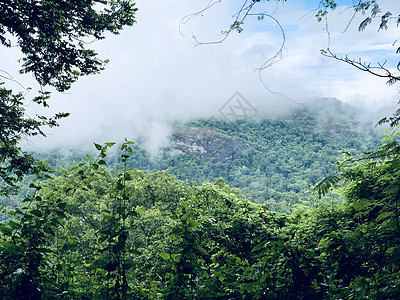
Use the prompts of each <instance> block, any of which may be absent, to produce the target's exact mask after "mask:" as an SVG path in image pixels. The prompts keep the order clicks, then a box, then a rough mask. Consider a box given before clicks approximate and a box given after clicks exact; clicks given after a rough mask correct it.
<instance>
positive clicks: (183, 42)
mask: <svg viewBox="0 0 400 300" xmlns="http://www.w3.org/2000/svg"><path fill="white" fill-rule="evenodd" d="M208 2H209V1H182V0H171V1H143V0H139V1H137V7H138V8H139V11H138V12H137V24H135V25H134V26H133V27H132V28H127V29H125V30H124V31H123V32H122V33H121V34H120V35H118V36H108V37H107V39H105V40H104V41H99V42H96V43H93V44H91V45H90V46H93V47H94V48H95V49H96V50H97V51H98V53H99V54H100V56H101V57H104V58H108V59H110V63H109V64H108V65H107V67H106V69H105V70H104V71H103V72H102V73H101V74H99V75H95V76H89V77H85V78H81V79H80V80H79V81H78V82H77V83H75V84H74V85H73V87H72V88H71V90H69V91H68V93H65V94H60V93H57V92H54V93H53V97H52V100H51V101H50V106H51V108H50V109H49V111H48V112H46V111H43V110H39V109H38V108H35V107H34V105H29V106H27V111H28V113H29V114H30V115H33V114H35V113H38V112H40V113H43V114H50V113H51V112H57V111H67V112H70V113H71V116H70V117H69V118H67V119H65V120H62V121H60V125H61V126H60V127H58V128H55V129H46V133H47V134H48V136H47V137H46V138H40V139H30V140H29V146H30V147H31V148H33V149H37V148H41V147H75V146H78V145H82V144H86V145H88V144H92V143H93V142H96V143H102V142H105V141H121V140H122V139H123V138H125V137H127V138H128V139H132V140H135V139H137V138H138V137H140V136H143V137H146V140H147V147H148V149H149V150H151V151H156V150H157V149H158V148H159V147H161V146H162V145H163V144H164V143H165V142H166V141H167V136H168V134H169V133H170V131H171V128H172V127H173V125H174V124H176V123H177V122H184V121H186V120H190V119H193V118H211V117H224V116H223V115H221V112H220V109H221V107H223V106H224V105H225V104H226V103H227V102H228V101H229V100H230V99H231V98H232V97H233V96H234V95H235V93H237V92H239V93H240V95H242V96H243V97H244V98H245V99H246V101H248V102H249V103H250V104H251V105H252V106H253V107H254V109H255V110H256V111H257V114H258V115H267V116H268V115H276V114H277V112H282V111H285V110H287V109H288V108H291V107H294V106H297V105H301V104H298V103H302V102H304V101H306V99H309V98H312V97H335V98H337V99H340V100H341V101H344V102H346V103H350V104H352V105H357V106H361V107H363V108H365V109H366V110H378V109H381V108H384V107H387V106H393V105H394V104H395V103H397V101H398V98H399V97H398V91H397V89H396V87H389V86H387V85H386V83H385V80H382V79H379V78H376V77H374V76H371V75H369V74H366V73H363V72H360V71H357V70H355V69H354V68H352V67H350V66H348V65H346V64H344V63H340V62H338V61H335V60H333V59H329V58H326V57H324V56H322V55H321V54H320V49H322V48H326V47H327V46H328V41H329V42H330V44H329V46H330V48H331V49H332V50H333V51H335V52H336V53H338V54H340V55H349V57H354V58H358V57H363V59H365V60H366V61H370V62H371V63H378V62H381V63H382V62H384V61H385V59H386V60H387V61H388V65H389V67H390V66H393V65H394V66H395V65H396V63H397V62H396V56H395V49H396V46H398V45H393V42H394V38H396V37H397V35H396V34H395V30H397V28H396V27H395V26H393V28H391V29H390V30H388V31H380V32H378V31H377V26H378V25H377V23H373V24H371V25H370V26H369V27H368V28H367V29H366V30H365V32H362V33H360V32H358V31H357V27H358V24H359V23H360V21H361V18H356V19H355V20H354V21H353V24H352V25H351V26H350V27H349V28H348V29H347V30H346V31H345V32H343V31H344V29H345V28H346V25H347V22H348V20H349V19H350V12H349V11H346V10H344V9H343V8H340V7H339V8H338V9H337V10H336V11H335V13H332V14H331V15H330V16H329V20H328V21H329V23H328V25H329V27H328V29H329V34H330V40H328V32H327V27H326V24H325V23H324V22H321V23H318V22H317V21H316V20H315V18H314V17H312V15H310V10H311V7H310V6H306V4H305V3H307V2H306V1H289V2H287V3H284V4H281V3H279V4H278V9H277V10H276V4H275V3H274V2H272V3H270V2H268V3H267V2H261V4H260V5H264V8H265V10H266V11H267V12H269V13H274V15H273V16H274V17H275V18H276V19H277V20H279V22H280V24H281V25H282V27H283V29H284V31H285V36H286V43H285V47H284V51H283V56H282V59H281V60H280V61H279V62H277V63H276V64H274V65H273V66H271V67H270V68H267V69H265V70H264V71H263V72H262V73H261V77H262V79H263V81H264V83H265V84H266V85H267V87H268V89H266V88H265V86H264V85H263V84H262V82H261V80H260V77H259V76H260V74H259V72H257V71H256V69H257V68H259V67H260V66H261V65H262V64H263V63H264V62H265V61H267V60H268V59H269V58H271V57H272V56H273V55H275V54H276V52H277V51H278V50H279V49H280V47H281V43H282V36H281V32H280V29H279V27H278V26H277V25H276V23H275V22H274V21H273V20H272V19H269V18H266V19H264V20H263V21H257V20H252V19H249V21H248V22H247V23H246V24H245V25H244V26H243V29H244V30H243V32H242V33H240V34H239V33H236V32H234V33H232V34H231V36H229V37H228V38H227V39H226V40H225V41H224V42H223V43H218V44H212V45H200V46H196V43H195V40H194V39H193V38H192V36H195V37H196V38H198V39H199V40H201V41H204V42H208V41H214V40H218V39H220V38H221V37H222V36H221V31H222V30H226V29H228V28H229V25H230V24H231V23H232V20H233V19H232V15H233V14H234V13H235V12H236V11H237V10H238V9H239V8H240V6H239V5H238V3H237V1H233V0H231V1H222V2H221V3H220V4H218V5H215V6H214V7H213V8H212V9H210V10H208V11H205V12H204V13H203V14H202V16H201V17H197V18H193V19H191V20H190V21H189V22H188V23H185V24H181V25H182V26H181V27H179V24H180V21H181V20H182V18H184V17H185V16H186V15H189V14H191V13H194V12H196V11H198V10H201V9H202V8H204V7H205V6H206V5H207V4H208ZM316 2H317V1H316ZM394 2H395V3H394ZM308 5H310V3H309V2H308ZM382 6H383V7H384V9H385V7H386V8H387V9H389V10H392V11H398V10H399V8H400V7H399V6H400V4H399V3H398V1H382ZM275 10H276V12H274V11H275ZM180 30H181V31H180ZM349 41H351V43H349ZM7 51H8V52H7ZM9 51H10V50H3V51H2V56H1V59H2V61H3V62H4V63H3V66H6V67H7V68H8V67H9V68H12V67H13V65H12V64H9V61H10V60H11V61H15V60H16V58H17V57H18V54H17V52H9ZM12 51H15V50H12ZM5 55H6V56H7V57H6V56H5ZM6 58H7V62H6V61H5V59H6ZM8 64H9V65H8ZM13 74H16V73H13ZM18 78H20V77H18ZM21 81H22V83H23V85H24V86H33V87H34V89H35V88H37V87H35V86H34V83H33V82H32V79H31V77H29V76H25V77H23V78H22V79H21ZM32 93H33V92H30V93H29V94H28V98H29V95H30V94H32Z"/></svg>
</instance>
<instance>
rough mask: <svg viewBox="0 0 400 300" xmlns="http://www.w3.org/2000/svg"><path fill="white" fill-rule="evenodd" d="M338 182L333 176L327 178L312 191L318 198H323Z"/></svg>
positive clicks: (337, 178) (338, 179)
mask: <svg viewBox="0 0 400 300" xmlns="http://www.w3.org/2000/svg"><path fill="white" fill-rule="evenodd" d="M339 181H340V178H339V177H337V176H335V175H331V176H328V177H326V178H324V179H323V180H322V181H321V182H320V183H318V184H317V185H316V186H315V188H314V189H313V191H314V192H315V191H317V192H318V198H322V196H325V195H326V193H328V191H329V190H330V189H331V188H332V187H333V186H334V185H335V184H337V183H338V182H339Z"/></svg>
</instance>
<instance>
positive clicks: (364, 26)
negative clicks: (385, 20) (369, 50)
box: [358, 17, 372, 31]
mask: <svg viewBox="0 0 400 300" xmlns="http://www.w3.org/2000/svg"><path fill="white" fill-rule="evenodd" d="M371 22H372V19H371V18H370V17H368V18H366V19H365V20H364V21H362V22H361V24H360V26H358V31H364V29H365V28H366V27H367V25H368V24H371Z"/></svg>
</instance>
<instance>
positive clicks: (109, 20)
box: [0, 0, 400, 299]
mask: <svg viewBox="0 0 400 300" xmlns="http://www.w3.org/2000/svg"><path fill="white" fill-rule="evenodd" d="M246 3H247V2H246ZM246 3H245V4H246ZM262 4H263V3H262V1H252V2H251V4H250V6H249V7H246V5H244V6H243V8H242V10H241V11H240V12H239V16H240V13H241V12H242V11H243V10H244V11H246V10H247V9H248V10H249V11H250V9H251V8H252V7H253V6H255V5H262ZM320 8H321V9H320V10H317V11H315V12H314V14H315V17H317V20H319V21H321V20H322V19H323V17H324V16H326V15H327V14H328V12H331V10H334V9H335V8H336V2H335V1H331V0H330V1H320ZM350 8H351V9H352V10H354V11H355V13H357V12H360V11H361V12H362V14H363V15H364V16H365V15H366V14H367V13H368V14H371V16H369V15H368V17H367V19H365V21H364V22H363V23H361V25H360V29H361V30H362V29H364V28H365V26H367V25H368V24H369V23H371V22H372V19H373V18H375V17H377V18H378V19H379V20H380V26H381V27H382V28H383V29H385V27H386V29H387V26H388V22H389V18H390V16H391V15H392V14H391V13H390V15H389V14H388V13H386V14H383V15H382V14H381V11H380V10H379V6H378V4H377V2H376V1H360V3H358V4H353V6H351V7H350ZM136 11H137V9H136V7H135V3H134V2H133V1H119V0H117V1H74V2H70V1H0V25H1V26H0V42H1V43H2V45H3V46H4V47H8V48H10V47H15V45H16V46H17V47H18V48H19V49H20V50H21V53H22V54H23V59H22V61H21V63H22V69H21V73H29V74H32V75H33V77H34V79H35V80H36V81H37V82H38V83H39V84H40V86H41V89H40V90H39V91H38V94H37V96H35V97H33V99H29V100H30V102H29V103H31V104H35V105H38V106H39V107H42V108H47V107H48V106H49V104H48V103H49V101H50V99H51V96H52V93H55V92H56V91H57V92H65V91H67V90H69V89H70V88H71V85H72V84H74V82H75V81H77V80H78V79H79V77H81V76H86V75H90V74H96V73H99V72H100V71H103V69H104V67H105V64H106V63H107V61H106V60H102V59H100V58H99V57H98V56H97V53H96V52H95V51H94V50H92V49H90V47H91V44H92V43H91V42H85V39H94V40H101V39H104V38H105V37H106V36H108V34H110V33H111V34H118V33H119V32H120V31H121V30H122V29H123V28H124V27H126V26H132V25H134V24H135V23H136ZM249 11H248V12H247V14H246V16H248V15H249ZM264 15H265V13H263V14H262V15H261V17H264ZM259 17H260V16H259ZM244 21H245V19H243V20H239V21H238V20H236V21H235V22H234V23H233V24H232V25H231V26H230V29H229V30H228V31H227V32H228V34H229V33H230V32H231V31H233V30H237V31H241V30H242V29H241V26H243V24H244ZM395 21H396V22H397V24H399V23H400V19H398V18H396V20H395ZM107 38H108V37H107ZM397 53H400V48H398V49H397ZM323 55H327V56H331V58H334V59H336V60H339V61H340V60H341V61H342V62H343V61H344V62H345V63H347V64H350V65H351V66H353V67H356V68H358V69H361V70H362V71H367V72H368V73H372V74H373V75H375V76H378V77H384V78H385V79H386V80H388V83H389V84H391V85H393V84H396V82H398V81H399V80H400V77H398V76H397V75H396V74H394V73H392V72H391V71H390V70H389V69H388V68H386V67H385V66H384V65H380V66H378V67H372V66H371V65H369V64H364V63H362V62H360V61H358V60H350V59H349V58H348V57H347V56H346V57H343V58H340V57H338V56H336V54H334V53H332V52H330V50H329V49H328V51H325V52H323ZM363 68H364V69H363ZM398 69H399V65H398ZM377 70H380V71H382V72H383V73H377V72H378V71H377ZM4 74H5V75H4V76H3V75H1V76H0V81H1V85H0V113H1V115H0V178H1V181H0V193H1V206H0V212H1V214H0V298H1V299H398V298H399V296H400V261H399V260H400V207H399V205H400V187H399V184H398V183H399V181H398V179H399V180H400V167H399V166H400V132H399V128H400V109H398V110H395V111H394V113H393V114H392V115H391V116H386V117H383V118H381V119H380V120H374V121H371V119H368V121H362V120H365V118H358V117H359V116H360V115H363V114H365V113H366V112H365V111H362V110H358V109H356V108H355V107H353V106H350V105H348V104H344V103H342V102H340V101H339V100H336V99H327V98H316V99H315V100H314V101H313V102H311V103H309V104H308V105H302V106H301V107H298V108H296V109H294V110H292V111H291V112H290V113H288V114H287V115H285V116H279V117H277V118H268V117H266V116H258V117H257V118H254V119H246V120H236V121H234V122H231V121H227V120H215V119H212V120H204V119H193V120H191V121H188V122H185V123H182V124H180V125H179V126H178V127H176V128H175V129H174V131H173V132H172V133H171V135H170V140H169V144H168V145H165V147H163V148H162V149H160V151H159V152H158V153H156V154H149V153H148V152H147V151H146V149H145V146H144V145H145V143H142V141H141V140H140V139H138V140H135V141H130V140H129V139H128V138H125V140H124V141H123V142H120V143H115V142H111V141H110V142H105V143H103V144H99V143H94V145H93V148H94V150H93V151H89V152H86V153H84V151H83V150H82V149H79V148H78V149H53V150H48V151H43V152H28V151H27V150H24V148H23V145H22V143H21V142H22V140H23V139H25V138H31V137H35V136H43V137H44V136H45V131H43V130H44V128H47V127H57V126H58V125H59V122H60V120H62V119H64V118H66V117H68V115H69V114H68V113H56V114H54V115H53V116H52V117H48V116H43V115H35V116H34V117H32V116H30V114H29V113H28V112H27V111H26V109H27V105H26V104H25V103H26V102H25V101H26V100H27V99H25V98H26V97H30V96H31V94H27V93H23V92H15V91H13V89H11V88H10V87H8V85H9V84H10V81H11V82H12V83H15V80H14V81H13V80H10V79H12V78H11V77H7V76H8V75H7V74H6V73H4ZM382 74H383V75H382ZM46 87H47V88H49V87H52V88H53V89H55V90H56V91H53V90H51V91H48V90H46ZM327 112H329V113H330V114H327ZM398 176H399V178H398Z"/></svg>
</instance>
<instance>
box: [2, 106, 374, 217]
mask: <svg viewBox="0 0 400 300" xmlns="http://www.w3.org/2000/svg"><path fill="white" fill-rule="evenodd" d="M363 119H364V120H368V119H369V117H368V116H367V115H366V113H365V112H364V111H363V110H360V109H358V108H355V107H353V106H350V105H348V104H344V103H342V102H340V101H338V100H335V99H320V100H319V101H316V100H315V101H310V103H308V104H307V105H304V106H299V107H298V108H296V109H295V110H293V111H292V112H291V113H289V114H287V115H284V116H280V117H279V118H267V117H259V118H258V119H254V120H238V121H236V122H227V121H223V120H194V121H191V122H188V123H186V124H183V125H182V126H178V127H176V128H175V129H174V131H173V132H172V134H171V136H170V143H169V144H168V145H166V146H165V147H164V148H163V149H161V150H160V151H159V152H158V153H157V154H155V155H150V154H149V153H148V152H147V151H146V150H145V148H144V144H143V143H142V142H140V140H139V141H136V143H135V145H133V147H132V149H133V153H132V156H131V158H129V160H128V167H130V168H133V169H139V170H143V171H145V172H154V171H160V170H168V172H170V173H171V174H174V175H175V176H177V177H178V179H181V180H187V181H188V182H192V181H196V182H197V183H203V182H205V181H213V180H214V179H215V178H220V177H222V178H224V179H225V180H226V182H227V183H228V184H229V185H230V186H232V187H238V188H240V189H241V191H242V197H243V198H248V199H250V200H252V201H253V202H256V203H267V204H269V206H270V209H272V210H275V211H280V212H290V211H291V208H292V206H293V205H294V204H297V203H301V202H302V200H304V199H305V198H309V197H308V196H307V197H305V195H306V193H307V191H309V189H310V186H312V185H315V184H316V183H317V182H319V181H320V180H322V179H323V178H324V177H325V176H328V175H330V174H331V173H332V172H334V170H335V166H334V164H335V162H336V161H337V160H338V159H340V157H341V153H342V151H350V152H352V153H353V154H354V155H359V154H361V153H362V152H364V151H367V150H368V149H372V148H374V146H376V145H377V144H378V143H379V141H380V134H379V131H378V130H377V129H376V128H375V126H374V123H373V122H371V121H367V122H364V121H362V120H363ZM89 154H90V155H92V156H94V155H96V152H94V151H93V152H92V153H89ZM86 155H87V151H86V150H82V149H52V150H49V151H47V152H41V153H36V156H37V157H38V158H40V159H47V160H49V164H50V165H51V166H53V167H54V168H59V167H61V166H62V167H64V168H67V169H68V168H70V167H71V166H72V165H73V163H74V162H76V163H82V162H85V161H86V160H87V157H86ZM107 165H108V168H109V169H110V170H111V171H112V172H115V171H116V170H118V169H119V168H120V167H121V164H120V161H119V153H118V151H116V150H114V151H110V153H109V154H108V156H107ZM26 190H27V184H26V183H25V184H23V186H22V192H23V193H25V192H26ZM14 198H15V197H11V198H9V199H6V200H4V199H3V203H4V202H6V203H7V204H8V205H11V206H14V205H13V203H14V204H15V203H16V202H15V201H16V200H15V199H14ZM18 198H22V196H18V197H17V199H18ZM17 202H18V201H17Z"/></svg>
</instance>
